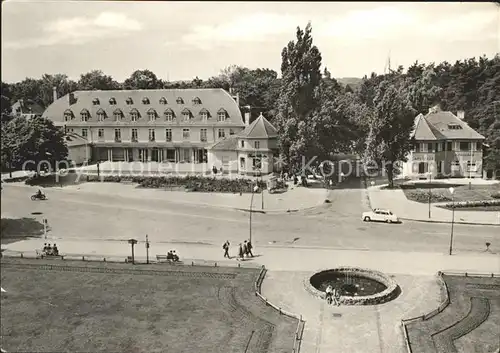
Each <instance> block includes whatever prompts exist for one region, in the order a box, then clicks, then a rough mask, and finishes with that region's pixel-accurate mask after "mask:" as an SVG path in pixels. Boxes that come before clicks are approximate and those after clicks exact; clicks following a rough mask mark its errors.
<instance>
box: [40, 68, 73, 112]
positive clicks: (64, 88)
mask: <svg viewBox="0 0 500 353" xmlns="http://www.w3.org/2000/svg"><path fill="white" fill-rule="evenodd" d="M54 87H55V88H56V91H57V94H58V97H62V96H65V95H66V94H68V93H71V92H74V91H76V90H77V89H78V84H77V83H76V82H75V81H72V80H69V79H68V76H66V75H64V74H55V75H48V74H44V75H43V76H42V79H41V84H40V90H41V91H40V98H41V100H42V102H43V105H42V106H43V107H48V106H49V105H50V104H51V103H53V101H54Z"/></svg>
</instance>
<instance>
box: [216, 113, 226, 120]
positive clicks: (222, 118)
mask: <svg viewBox="0 0 500 353" xmlns="http://www.w3.org/2000/svg"><path fill="white" fill-rule="evenodd" d="M225 120H226V112H218V113H217V121H225Z"/></svg>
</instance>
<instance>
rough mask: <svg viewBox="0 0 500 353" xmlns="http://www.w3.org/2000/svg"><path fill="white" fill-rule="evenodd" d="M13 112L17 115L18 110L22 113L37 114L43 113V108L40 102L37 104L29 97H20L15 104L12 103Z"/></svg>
mask: <svg viewBox="0 0 500 353" xmlns="http://www.w3.org/2000/svg"><path fill="white" fill-rule="evenodd" d="M11 109H12V114H13V115H17V112H19V113H20V114H35V115H42V114H43V108H42V106H41V105H40V104H37V103H35V102H33V101H32V100H29V99H20V100H18V101H17V102H15V103H14V104H12V107H11Z"/></svg>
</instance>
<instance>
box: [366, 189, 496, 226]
mask: <svg viewBox="0 0 500 353" xmlns="http://www.w3.org/2000/svg"><path fill="white" fill-rule="evenodd" d="M381 187H382V186H381V185H379V186H373V187H368V195H369V198H370V204H371V208H386V209H389V210H391V211H393V212H394V213H396V214H397V215H398V216H399V218H401V219H403V220H411V221H420V222H436V223H451V221H452V211H450V210H446V209H443V208H440V207H436V206H435V205H434V204H431V218H429V205H428V204H423V203H419V202H415V201H410V200H408V199H407V198H406V196H405V194H404V192H403V190H400V189H395V190H382V189H381ZM455 223H462V224H479V225H498V226H500V213H499V212H487V211H460V210H458V209H457V210H455Z"/></svg>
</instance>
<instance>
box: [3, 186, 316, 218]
mask: <svg viewBox="0 0 500 353" xmlns="http://www.w3.org/2000/svg"><path fill="white" fill-rule="evenodd" d="M10 185H11V186H15V187H21V188H36V186H31V185H26V184H24V183H22V184H19V183H10ZM44 189H48V190H50V189H52V188H44ZM53 190H57V191H63V192H70V193H71V192H73V193H77V192H78V190H65V189H64V188H61V187H54V189H53ZM85 193H86V194H94V195H105V194H102V193H98V192H85ZM165 201H168V202H170V203H173V204H181V205H196V206H203V207H211V208H219V209H229V210H235V211H243V212H252V213H261V214H268V213H269V214H286V213H295V212H300V211H308V210H313V209H315V208H317V207H320V206H322V205H323V204H324V202H321V203H317V204H316V205H314V206H310V207H305V208H295V209H269V210H259V209H252V210H250V209H249V208H240V207H233V206H226V205H214V204H209V203H203V202H189V201H177V200H175V201H173V200H165Z"/></svg>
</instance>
